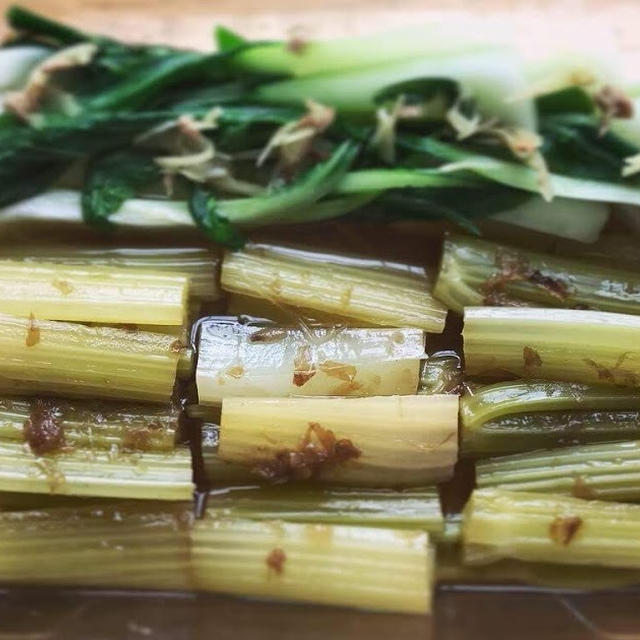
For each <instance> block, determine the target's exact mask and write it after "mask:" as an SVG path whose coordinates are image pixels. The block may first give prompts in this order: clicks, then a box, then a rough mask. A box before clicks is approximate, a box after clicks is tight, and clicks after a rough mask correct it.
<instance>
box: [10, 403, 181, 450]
mask: <svg viewBox="0 0 640 640" xmlns="http://www.w3.org/2000/svg"><path fill="white" fill-rule="evenodd" d="M178 420H179V412H178V410H177V409H176V408H174V407H172V406H167V407H162V408H157V407H154V406H149V405H126V404H124V405H123V404H121V403H119V404H117V405H115V404H111V403H99V402H95V401H94V402H69V401H64V400H58V399H40V398H33V399H31V398H24V399H19V398H0V441H10V442H29V441H30V440H31V441H32V442H35V443H38V442H39V441H42V443H41V445H42V444H44V445H45V448H46V444H47V442H48V441H49V440H51V445H52V446H56V445H57V446H64V447H71V448H74V449H75V448H78V447H82V448H86V449H106V450H112V449H114V448H115V450H116V451H171V450H173V449H174V447H175V443H176V438H177V435H178V430H179V424H178ZM41 445H40V446H41ZM37 446H38V445H37V444H36V447H37Z"/></svg>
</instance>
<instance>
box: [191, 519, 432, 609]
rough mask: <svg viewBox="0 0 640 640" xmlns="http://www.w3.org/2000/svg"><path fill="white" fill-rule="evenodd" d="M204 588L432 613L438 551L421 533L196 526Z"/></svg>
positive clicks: (246, 523)
mask: <svg viewBox="0 0 640 640" xmlns="http://www.w3.org/2000/svg"><path fill="white" fill-rule="evenodd" d="M192 543H193V547H192V557H193V569H194V575H195V582H196V585H197V587H198V588H199V589H206V590H210V591H219V592H222V593H232V594H238V595H243V596H254V597H261V598H271V599H276V600H295V601H299V602H312V603H316V604H328V605H338V606H347V607H358V608H361V609H370V610H375V611H394V612H401V613H420V614H425V613H429V612H430V611H431V589H432V584H431V579H432V578H431V577H432V574H433V552H432V549H431V547H429V544H428V534H427V533H425V532H421V531H414V530H403V531H395V530H393V529H379V528H373V527H353V526H341V525H318V524H298V523H286V522H280V521H275V522H259V521H255V520H243V519H235V518H226V517H217V516H216V514H215V513H212V512H209V513H208V514H207V516H206V517H205V518H204V519H203V520H197V521H196V522H195V525H194V530H193V534H192Z"/></svg>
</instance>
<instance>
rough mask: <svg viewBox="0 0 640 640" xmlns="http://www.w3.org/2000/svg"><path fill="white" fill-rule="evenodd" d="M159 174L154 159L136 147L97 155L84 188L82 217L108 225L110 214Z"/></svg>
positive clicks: (90, 221)
mask: <svg viewBox="0 0 640 640" xmlns="http://www.w3.org/2000/svg"><path fill="white" fill-rule="evenodd" d="M159 177H160V172H159V170H158V167H157V166H156V165H155V164H154V162H153V159H152V158H151V157H150V156H148V155H146V154H142V153H139V152H136V151H133V150H129V149H127V150H123V151H117V152H114V153H110V154H108V155H104V156H101V157H98V158H96V159H95V160H94V161H93V162H92V163H91V164H90V165H89V168H88V169H87V176H86V179H85V183H84V186H83V188H82V217H83V218H84V220H85V222H88V223H89V224H93V225H96V226H101V227H103V228H104V227H107V226H108V220H109V217H110V216H111V215H112V214H114V213H116V212H117V211H118V209H120V207H121V206H122V205H123V204H124V202H125V201H126V200H128V199H129V198H132V197H134V196H135V195H136V193H137V192H138V191H139V190H140V189H141V188H142V187H145V186H148V185H149V184H150V183H152V182H154V181H155V180H157V179H158V178H159Z"/></svg>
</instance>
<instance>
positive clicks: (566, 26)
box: [0, 0, 640, 79]
mask: <svg viewBox="0 0 640 640" xmlns="http://www.w3.org/2000/svg"><path fill="white" fill-rule="evenodd" d="M14 1H16V0H14ZM9 4H10V2H8V1H7V0H0V9H2V10H3V11H4V9H6V7H7V6H9ZM24 4H26V5H27V6H29V7H30V8H32V9H34V10H37V11H42V12H44V13H46V14H48V15H50V16H52V17H55V18H57V19H60V20H67V21H69V22H71V23H73V24H75V25H77V26H79V27H82V28H85V29H88V30H92V31H99V32H102V33H107V34H111V35H114V36H118V37H123V38H127V39H130V40H136V41H146V42H149V41H156V42H158V41H159V42H166V43H170V44H174V45H179V46H187V47H195V48H201V49H207V48H210V47H211V42H212V40H211V34H212V26H213V25H214V24H220V23H223V24H226V25H228V26H231V27H233V28H236V29H238V30H240V31H241V32H243V33H245V34H247V35H249V36H252V37H262V38H271V37H279V38H282V37H285V38H286V37H287V36H290V35H297V36H301V37H314V36H323V37H324V36H332V35H333V36H335V35H344V34H351V33H362V32H371V31H379V30H380V29H384V28H391V27H398V26H402V25H415V24H419V23H421V22H426V21H428V20H430V19H433V18H434V17H440V16H443V15H454V16H456V15H466V14H472V15H474V16H478V17H482V18H487V17H493V16H499V17H500V18H504V19H505V25H506V27H505V28H508V29H512V30H513V32H514V35H515V37H516V40H517V41H518V42H520V43H521V44H522V45H523V47H524V49H525V50H526V51H527V52H528V53H534V54H536V53H540V52H542V51H545V50H547V49H549V48H553V47H558V46H564V44H565V43H569V42H571V43H573V44H574V45H575V46H577V47H581V48H583V49H585V50H590V51H592V52H593V51H595V50H604V49H608V48H610V47H611V46H613V44H615V45H616V46H619V47H620V48H621V49H622V50H623V51H624V56H623V61H622V67H623V68H624V70H625V74H626V75H627V76H628V77H637V78H639V79H640V0H555V1H553V0H403V1H402V2H398V1H397V0H24Z"/></svg>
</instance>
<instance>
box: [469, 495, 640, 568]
mask: <svg viewBox="0 0 640 640" xmlns="http://www.w3.org/2000/svg"><path fill="white" fill-rule="evenodd" d="M462 537H463V541H464V559H465V562H469V563H472V564H475V563H478V564H484V563H488V562H494V561H496V560H500V559H502V558H515V559H518V560H526V561H531V562H550V563H556V564H569V565H570V564H587V565H600V566H605V567H621V568H634V569H638V568H640V543H639V542H638V540H640V505H630V504H624V503H617V502H600V501H597V500H592V501H587V500H580V499H578V498H567V497H560V496H553V495H551V496H550V495H545V494H541V493H529V492H525V491H522V492H520V491H505V490H504V489H478V490H476V491H474V492H473V494H472V495H471V499H470V500H469V502H468V503H467V506H466V507H465V511H464V521H463V527H462Z"/></svg>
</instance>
